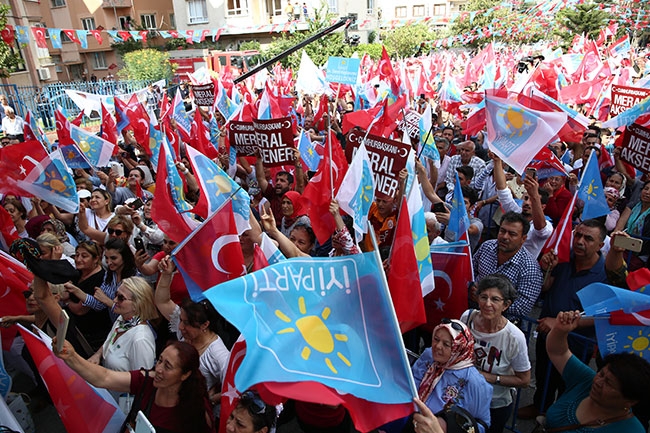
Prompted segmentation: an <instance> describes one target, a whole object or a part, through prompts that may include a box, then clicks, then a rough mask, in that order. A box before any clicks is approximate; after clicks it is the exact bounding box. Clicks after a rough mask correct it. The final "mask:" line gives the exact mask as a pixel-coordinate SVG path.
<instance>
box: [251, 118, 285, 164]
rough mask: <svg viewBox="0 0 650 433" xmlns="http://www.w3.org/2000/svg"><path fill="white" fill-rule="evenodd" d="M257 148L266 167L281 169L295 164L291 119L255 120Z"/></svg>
mask: <svg viewBox="0 0 650 433" xmlns="http://www.w3.org/2000/svg"><path fill="white" fill-rule="evenodd" d="M253 127H254V128H255V136H256V139H257V146H258V147H259V149H260V155H262V161H264V165H265V166H266V167H280V166H283V165H285V164H288V163H292V162H293V156H294V151H293V129H292V127H291V118H290V117H282V118H279V119H264V120H262V119H255V120H253Z"/></svg>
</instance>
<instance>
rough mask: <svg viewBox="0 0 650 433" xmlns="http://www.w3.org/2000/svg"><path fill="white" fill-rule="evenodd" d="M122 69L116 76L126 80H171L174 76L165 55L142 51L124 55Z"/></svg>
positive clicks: (156, 51) (147, 50)
mask: <svg viewBox="0 0 650 433" xmlns="http://www.w3.org/2000/svg"><path fill="white" fill-rule="evenodd" d="M123 60H124V68H123V69H122V70H120V71H119V72H118V73H117V75H118V76H119V77H120V78H122V79H127V80H150V81H156V80H162V79H163V78H165V79H171V78H172V76H173V74H174V69H173V67H172V64H171V63H170V62H169V55H168V54H167V53H164V52H161V51H158V50H154V49H150V48H149V49H144V50H139V51H132V52H130V53H127V54H125V55H124V58H123Z"/></svg>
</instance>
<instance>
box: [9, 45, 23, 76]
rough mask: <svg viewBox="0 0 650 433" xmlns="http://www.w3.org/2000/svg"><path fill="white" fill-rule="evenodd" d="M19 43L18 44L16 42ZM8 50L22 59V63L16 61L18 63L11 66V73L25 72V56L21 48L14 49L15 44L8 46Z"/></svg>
mask: <svg viewBox="0 0 650 433" xmlns="http://www.w3.org/2000/svg"><path fill="white" fill-rule="evenodd" d="M16 45H19V44H16ZM9 51H10V52H11V54H18V57H19V58H20V60H21V61H22V63H18V65H16V66H14V67H13V68H11V71H10V72H11V73H12V74H13V73H14V72H25V71H26V70H27V66H25V56H24V55H23V50H22V48H19V49H16V46H12V47H9Z"/></svg>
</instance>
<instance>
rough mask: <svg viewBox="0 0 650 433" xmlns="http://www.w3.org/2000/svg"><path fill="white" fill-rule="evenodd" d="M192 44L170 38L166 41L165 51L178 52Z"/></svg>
mask: <svg viewBox="0 0 650 433" xmlns="http://www.w3.org/2000/svg"><path fill="white" fill-rule="evenodd" d="M189 46H190V44H188V43H187V41H186V40H185V39H183V38H169V39H165V50H166V51H176V50H178V49H186V48H189Z"/></svg>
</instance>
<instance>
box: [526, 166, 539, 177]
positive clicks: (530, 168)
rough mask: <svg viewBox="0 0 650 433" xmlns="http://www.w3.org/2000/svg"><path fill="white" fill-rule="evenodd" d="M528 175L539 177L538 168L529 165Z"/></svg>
mask: <svg viewBox="0 0 650 433" xmlns="http://www.w3.org/2000/svg"><path fill="white" fill-rule="evenodd" d="M526 176H530V177H532V178H533V179H537V169H536V168H532V167H528V168H527V169H526Z"/></svg>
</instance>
